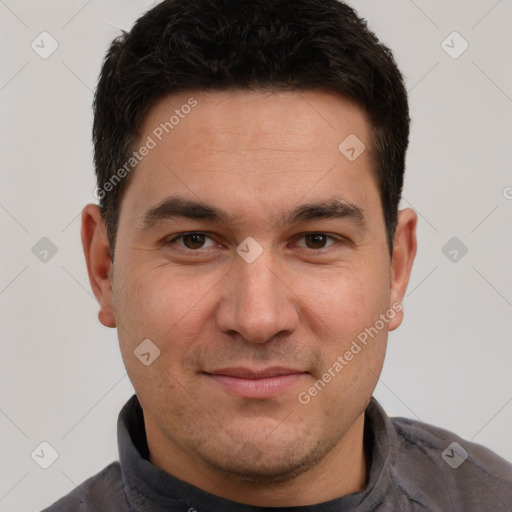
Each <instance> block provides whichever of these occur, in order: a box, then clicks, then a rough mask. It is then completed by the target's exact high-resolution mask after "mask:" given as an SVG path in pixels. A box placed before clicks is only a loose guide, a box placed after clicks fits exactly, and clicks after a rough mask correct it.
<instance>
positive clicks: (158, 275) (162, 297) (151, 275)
mask: <svg viewBox="0 0 512 512" xmlns="http://www.w3.org/2000/svg"><path fill="white" fill-rule="evenodd" d="M124 275H125V276H127V277H126V278H125V279H124V280H123V282H124V286H123V288H122V289H121V290H119V291H118V293H117V294H116V295H117V297H116V306H117V307H116V314H117V315H116V316H117V318H118V319H119V320H120V322H121V323H123V324H124V325H126V327H127V331H128V332H129V337H130V338H132V339H137V340H138V339H140V340H142V339H145V338H149V339H151V340H154V341H155V343H157V344H158V345H159V347H160V348H161V349H162V350H167V349H169V347H167V346H165V345H166V344H165V342H166V340H169V339H172V340H173V348H175V349H178V348H179V346H180V344H183V345H184V344H186V342H187V337H188V336H189V335H192V333H193V332H196V333H197V331H198V329H200V328H201V325H202V324H203V323H204V322H205V321H206V320H208V318H210V317H211V314H212V312H213V310H214V309H213V305H212V299H213V297H214V296H215V283H216V282H217V281H218V277H216V278H214V277H213V276H210V277H208V276H206V275H205V276H204V278H201V279H199V278H198V277H197V276H196V277H194V275H193V273H192V272H191V271H187V270H185V271H183V270H180V272H173V271H172V269H170V268H163V267H161V268H151V269H147V268H146V269H145V268H144V267H143V266H138V267H136V268H135V267H133V268H131V269H126V271H125V274H124ZM219 284H220V283H219Z"/></svg>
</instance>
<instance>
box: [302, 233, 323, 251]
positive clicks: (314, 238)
mask: <svg viewBox="0 0 512 512" xmlns="http://www.w3.org/2000/svg"><path fill="white" fill-rule="evenodd" d="M326 238H327V237H326V235H324V234H322V233H311V234H309V235H306V237H305V239H306V245H308V247H309V248H310V249H323V248H324V246H325V242H326ZM308 242H309V243H308Z"/></svg>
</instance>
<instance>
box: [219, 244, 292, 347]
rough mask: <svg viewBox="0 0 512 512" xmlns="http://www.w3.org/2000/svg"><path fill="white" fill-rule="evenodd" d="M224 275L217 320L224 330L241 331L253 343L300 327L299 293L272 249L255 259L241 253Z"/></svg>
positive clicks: (232, 332)
mask: <svg viewBox="0 0 512 512" xmlns="http://www.w3.org/2000/svg"><path fill="white" fill-rule="evenodd" d="M224 279H225V280H226V281H225V282H224V293H223V294H222V298H221V301H220V304H219V307H218V309H217V323H218V327H219V329H220V330H221V331H222V332H223V333H228V334H232V335H234V334H238V335H240V336H243V338H245V340H246V341H248V342H250V343H265V342H267V341H269V340H271V339H272V338H274V337H275V336H276V335H277V334H280V335H283V334H290V333H292V332H293V331H294V330H295V329H297V327H298V324H299V312H298V311H299V304H298V301H297V296H296V295H295V294H294V292H293V290H292V289H290V285H289V284H288V283H287V282H286V275H285V273H284V272H283V269H282V264H280V262H278V261H276V258H275V257H274V255H273V254H272V253H271V251H270V250H269V249H267V250H264V251H263V252H262V254H260V256H259V257H258V258H257V259H256V260H254V261H253V262H251V263H248V262H246V261H244V259H243V258H241V257H240V258H238V257H237V259H236V260H235V261H234V263H233V266H232V269H231V271H230V272H229V273H228V274H227V275H226V276H225V278H224Z"/></svg>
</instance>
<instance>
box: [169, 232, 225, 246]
mask: <svg viewBox="0 0 512 512" xmlns="http://www.w3.org/2000/svg"><path fill="white" fill-rule="evenodd" d="M206 238H210V240H212V239H211V237H209V236H208V235H206V234H205V233H200V232H197V231H194V232H191V233H182V234H181V235H178V236H176V237H174V238H172V239H167V240H164V245H172V244H175V243H176V241H177V240H180V239H182V240H183V243H184V248H185V249H190V250H197V249H204V247H202V246H203V244H204V241H205V239H206ZM213 245H215V244H213ZM180 247H183V245H181V246H180ZM210 247H212V246H210Z"/></svg>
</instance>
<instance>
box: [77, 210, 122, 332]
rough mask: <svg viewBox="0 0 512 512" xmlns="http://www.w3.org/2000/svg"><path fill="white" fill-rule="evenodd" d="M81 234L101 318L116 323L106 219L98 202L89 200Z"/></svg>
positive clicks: (110, 323) (113, 325)
mask: <svg viewBox="0 0 512 512" xmlns="http://www.w3.org/2000/svg"><path fill="white" fill-rule="evenodd" d="M81 236H82V247H83V250H84V255H85V260H86V263H87V273H88V274H89V282H90V283H91V288H92V291H93V293H94V296H95V297H96V299H97V300H98V302H99V305H100V311H99V313H98V319H99V321H100V322H101V323H102V324H103V325H104V326H105V327H116V320H115V314H114V307H113V300H112V260H111V259H110V253H109V248H108V238H107V233H106V228H105V223H104V222H103V219H102V217H101V212H100V209H99V207H98V206H97V205H95V204H88V205H87V206H86V207H85V208H84V209H83V211H82V230H81Z"/></svg>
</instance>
